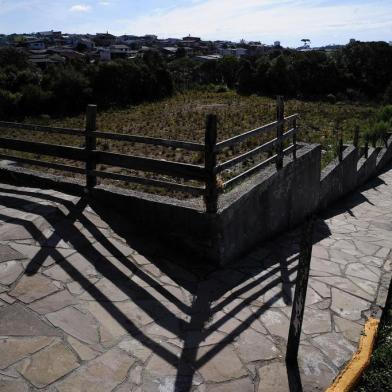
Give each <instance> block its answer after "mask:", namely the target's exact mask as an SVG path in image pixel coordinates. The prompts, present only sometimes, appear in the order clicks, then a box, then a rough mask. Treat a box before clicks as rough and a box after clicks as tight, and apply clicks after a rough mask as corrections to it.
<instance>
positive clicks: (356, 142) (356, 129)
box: [353, 126, 359, 148]
mask: <svg viewBox="0 0 392 392" xmlns="http://www.w3.org/2000/svg"><path fill="white" fill-rule="evenodd" d="M353 144H354V147H355V148H358V146H359V127H358V126H356V127H355V129H354V141H353Z"/></svg>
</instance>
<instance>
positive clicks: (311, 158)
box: [219, 145, 321, 264]
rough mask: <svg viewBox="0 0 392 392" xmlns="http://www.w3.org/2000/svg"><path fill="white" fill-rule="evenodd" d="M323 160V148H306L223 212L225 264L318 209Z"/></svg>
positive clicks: (222, 260)
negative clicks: (321, 163)
mask: <svg viewBox="0 0 392 392" xmlns="http://www.w3.org/2000/svg"><path fill="white" fill-rule="evenodd" d="M320 161H321V148H320V146H318V145H310V146H305V147H303V148H302V149H301V150H300V151H298V157H297V159H296V161H292V160H286V162H285V165H284V167H283V168H282V169H281V170H279V171H278V172H277V171H276V170H275V168H274V167H271V168H269V169H268V171H266V173H268V174H266V176H265V178H264V179H262V180H260V179H259V180H258V179H257V178H255V179H253V180H252V181H250V182H249V183H248V184H247V186H243V189H242V190H241V192H240V193H239V194H238V195H237V196H236V199H235V200H234V201H232V202H231V204H230V205H229V206H227V207H226V208H224V209H223V210H222V212H220V213H219V225H220V230H221V242H220V263H221V264H224V263H227V262H229V261H231V260H233V259H234V258H236V257H238V256H240V255H241V254H243V253H244V252H246V251H247V250H249V249H251V248H252V247H254V246H255V245H256V244H257V243H260V242H261V241H263V240H265V239H268V238H270V237H271V236H273V235H274V234H276V233H278V232H281V231H284V230H286V229H288V228H290V227H293V226H295V225H297V224H299V223H300V222H301V221H302V220H304V219H305V218H306V217H307V216H309V215H310V214H311V213H312V212H314V211H315V210H316V209H317V207H318V203H319V198H320Z"/></svg>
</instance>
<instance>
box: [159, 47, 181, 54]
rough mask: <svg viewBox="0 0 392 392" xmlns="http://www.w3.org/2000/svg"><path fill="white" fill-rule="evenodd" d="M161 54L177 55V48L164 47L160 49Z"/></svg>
mask: <svg viewBox="0 0 392 392" xmlns="http://www.w3.org/2000/svg"><path fill="white" fill-rule="evenodd" d="M161 50H162V53H163V54H166V55H174V54H176V53H177V51H178V48H177V47H176V46H166V47H164V48H162V49H161Z"/></svg>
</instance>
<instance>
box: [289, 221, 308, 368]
mask: <svg viewBox="0 0 392 392" xmlns="http://www.w3.org/2000/svg"><path fill="white" fill-rule="evenodd" d="M313 226H314V217H311V218H309V219H308V221H307V222H306V224H305V226H304V229H303V232H302V238H301V247H300V254H299V261H298V270H297V281H296V286H295V294H294V301H293V309H292V311H291V321H290V330H289V337H288V342H287V353H286V361H287V362H289V363H295V362H296V361H297V357H298V349H299V343H300V339H301V331H302V321H303V317H304V310H305V300H306V291H307V289H308V280H309V271H310V261H311V259H312V247H313Z"/></svg>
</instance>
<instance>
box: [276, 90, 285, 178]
mask: <svg viewBox="0 0 392 392" xmlns="http://www.w3.org/2000/svg"><path fill="white" fill-rule="evenodd" d="M283 120H284V101H283V97H282V96H281V95H278V96H277V97H276V121H278V122H282V121H283ZM283 132H284V126H283V123H282V124H281V125H278V126H277V127H276V139H277V141H276V155H277V157H276V169H277V170H280V169H281V168H282V167H283V140H282V137H283Z"/></svg>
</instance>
